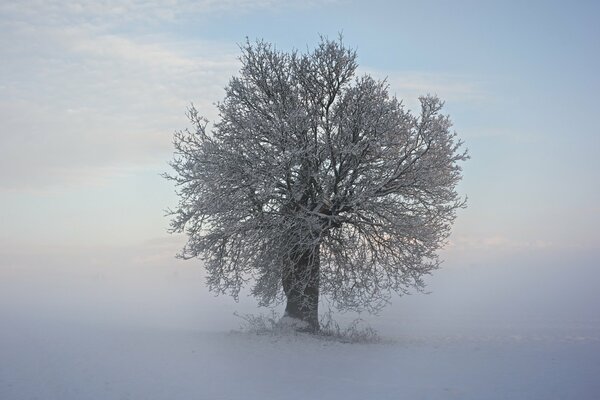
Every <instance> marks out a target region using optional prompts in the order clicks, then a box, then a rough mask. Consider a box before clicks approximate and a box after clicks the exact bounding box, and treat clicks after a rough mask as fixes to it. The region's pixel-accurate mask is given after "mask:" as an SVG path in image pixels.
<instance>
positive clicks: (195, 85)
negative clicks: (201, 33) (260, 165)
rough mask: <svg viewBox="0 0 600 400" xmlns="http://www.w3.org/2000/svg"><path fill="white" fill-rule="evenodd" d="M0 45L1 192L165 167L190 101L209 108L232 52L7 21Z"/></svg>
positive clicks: (232, 66) (232, 65)
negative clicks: (116, 170)
mask: <svg viewBox="0 0 600 400" xmlns="http://www.w3.org/2000/svg"><path fill="white" fill-rule="evenodd" d="M10 28H11V29H8V30H6V31H5V33H6V34H5V35H3V37H2V38H1V39H0V44H1V45H2V49H3V50H2V53H5V54H4V55H5V57H3V59H4V60H6V61H5V62H4V63H3V64H2V65H0V73H1V75H2V76H3V77H4V78H3V81H2V82H1V85H0V182H1V185H0V188H2V189H9V188H10V189H15V188H25V187H31V186H35V187H39V186H40V185H41V186H52V185H57V184H58V185H63V184H65V183H69V182H71V183H74V182H75V183H79V182H81V181H85V180H88V179H89V178H90V174H91V178H93V175H94V174H97V175H104V174H105V173H106V171H107V170H108V169H109V167H114V166H119V165H125V166H126V165H137V164H139V163H154V164H156V163H159V162H160V163H166V160H167V159H168V155H169V154H170V152H171V134H172V132H173V131H174V130H177V129H182V128H185V127H186V126H188V123H187V120H186V118H185V116H184V113H185V110H186V107H187V106H188V105H189V104H190V102H192V101H193V102H194V103H196V104H197V105H198V106H199V107H200V108H201V109H203V110H206V111H207V116H208V117H214V106H213V105H212V103H213V102H214V101H217V100H219V99H220V98H221V97H222V92H223V89H222V88H223V87H224V86H225V84H226V83H227V81H228V78H229V76H231V75H232V74H233V73H234V72H235V70H236V69H237V67H238V66H237V60H236V53H237V49H236V48H235V47H234V46H232V45H229V46H222V45H221V44H218V43H209V42H201V41H198V42H194V43H191V42H182V41H175V40H171V39H169V38H166V37H160V36H152V37H125V36H118V35H114V34H106V33H103V32H98V31H97V30H96V29H95V28H90V27H86V26H78V27H70V28H66V29H62V28H60V29H58V28H52V27H41V28H34V27H31V26H27V25H21V24H13V25H12V26H11V27H10Z"/></svg>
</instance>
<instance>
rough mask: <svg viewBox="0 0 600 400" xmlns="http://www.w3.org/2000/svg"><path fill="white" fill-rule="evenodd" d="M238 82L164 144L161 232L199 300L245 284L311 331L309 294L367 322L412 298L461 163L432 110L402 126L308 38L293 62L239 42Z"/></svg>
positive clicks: (313, 302) (370, 83) (429, 105)
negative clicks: (190, 263)
mask: <svg viewBox="0 0 600 400" xmlns="http://www.w3.org/2000/svg"><path fill="white" fill-rule="evenodd" d="M240 61H241V64H242V67H241V70H240V73H239V76H237V77H233V78H232V79H231V81H230V82H229V85H228V86H227V88H226V95H225V99H224V100H223V102H222V103H219V104H218V105H217V107H218V110H219V116H220V117H219V120H218V121H217V122H216V123H214V125H213V127H212V129H210V130H208V122H207V121H206V120H205V119H203V118H202V117H201V116H199V114H198V112H197V110H196V109H195V108H193V107H192V108H191V109H190V110H189V114H188V115H189V118H190V120H191V122H192V124H193V130H192V131H188V130H186V131H182V132H178V133H176V134H175V139H174V144H175V158H174V160H173V161H172V163H171V165H172V167H173V169H174V170H175V174H174V175H172V176H168V178H170V179H172V180H173V181H175V183H176V185H177V188H178V194H179V196H180V201H179V204H178V206H177V208H176V209H175V210H174V211H173V212H172V215H173V220H172V231H173V232H186V233H187V235H188V238H189V240H188V243H187V245H186V246H185V248H184V249H183V251H182V256H183V257H184V258H193V257H200V258H202V259H203V260H204V261H205V264H206V269H207V271H208V284H209V286H210V288H211V290H214V291H216V292H221V293H229V294H231V295H233V296H237V295H238V293H239V290H240V288H241V287H242V286H243V285H244V284H245V283H247V282H252V284H253V286H252V293H253V294H254V295H255V296H257V297H258V298H259V299H260V301H261V304H263V305H268V304H271V303H273V302H276V301H278V300H283V299H284V298H285V299H287V308H286V315H287V316H288V317H292V318H298V319H300V320H302V321H305V322H307V323H308V324H309V326H310V327H311V329H313V330H316V329H318V319H317V315H318V299H319V295H324V296H326V297H328V298H329V299H330V300H331V301H332V302H333V303H334V305H335V306H337V307H338V308H339V309H352V310H365V309H366V310H368V311H375V310H377V309H379V308H380V307H382V306H383V305H384V304H385V303H386V301H387V300H388V298H389V296H390V294H391V293H392V292H397V293H405V292H406V291H407V290H408V289H410V288H417V289H421V288H422V287H423V281H422V277H423V275H424V274H428V273H430V272H431V271H432V270H434V269H436V268H437V267H438V265H439V260H438V257H437V255H436V250H437V249H439V248H440V247H441V246H442V245H443V243H444V241H445V239H446V238H447V236H448V235H449V233H450V228H451V225H452V223H453V221H454V218H455V212H456V210H457V209H458V208H461V207H463V206H464V204H465V203H464V200H463V199H462V198H461V197H459V195H458V194H457V192H456V190H455V187H456V185H457V183H458V182H459V180H460V179H461V168H460V165H459V163H460V162H461V161H464V160H466V159H467V158H468V156H467V154H466V151H463V150H461V147H462V142H461V141H460V140H458V139H457V137H456V134H455V133H454V132H453V131H451V125H452V124H451V122H450V119H449V118H448V117H447V116H445V115H443V114H441V109H442V106H443V103H442V102H441V101H440V100H439V99H438V98H436V97H433V96H426V97H422V98H420V102H421V110H420V112H419V113H418V115H413V114H412V113H411V112H409V111H408V110H406V109H405V108H404V107H403V105H402V103H401V102H400V101H398V100H397V99H396V98H395V97H393V96H390V95H389V93H388V86H387V84H386V82H385V81H377V80H375V79H373V78H372V77H370V76H368V75H364V76H358V77H357V76H356V68H357V64H356V53H355V52H354V51H353V50H351V49H348V48H346V47H345V46H344V45H343V43H342V41H341V39H340V40H338V41H330V40H328V39H322V40H321V42H320V44H319V45H318V47H317V48H316V49H314V50H313V51H311V52H309V53H307V54H300V53H298V52H295V51H294V52H291V53H285V52H281V51H278V50H276V49H275V48H274V47H273V46H272V45H270V44H268V43H266V42H262V41H258V42H256V43H250V42H246V44H245V45H244V46H242V55H241V57H240Z"/></svg>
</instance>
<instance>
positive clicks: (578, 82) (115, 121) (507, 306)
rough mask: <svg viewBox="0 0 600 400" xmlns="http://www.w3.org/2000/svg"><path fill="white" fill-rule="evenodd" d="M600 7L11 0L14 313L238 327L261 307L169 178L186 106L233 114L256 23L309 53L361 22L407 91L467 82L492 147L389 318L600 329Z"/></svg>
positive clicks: (281, 42) (545, 329)
mask: <svg viewBox="0 0 600 400" xmlns="http://www.w3.org/2000/svg"><path fill="white" fill-rule="evenodd" d="M599 17H600V6H599V4H598V3H597V2H592V1H590V2H586V1H580V2H576V3H571V4H569V5H567V4H565V3H564V2H549V1H543V2H542V1H540V2H527V4H526V5H525V4H522V2H512V1H503V2H481V1H473V2H470V1H465V2H415V1H412V2H392V1H390V2H384V1H369V2H362V1H342V0H339V1H335V0H334V1H314V2H313V1H309V2H292V1H280V2H277V1H270V0H247V1H211V0H205V1H189V2H188V1H176V0H173V1H168V2H159V1H156V2H152V1H150V2H149V1H118V2H117V1H103V2H79V3H74V2H62V1H19V2H10V1H1V2H0V59H2V62H0V227H1V228H0V321H4V322H7V321H18V320H27V319H31V318H35V319H36V320H39V321H42V322H43V321H46V322H47V323H48V324H51V323H63V322H64V321H78V323H82V322H83V323H86V324H98V325H99V326H101V325H103V324H106V323H108V322H119V323H123V324H128V323H130V324H134V325H135V324H137V325H139V324H142V325H143V324H147V325H149V326H165V327H173V326H186V327H196V328H199V329H207V330H217V331H219V330H228V329H230V328H234V327H236V326H237V324H238V322H239V321H237V320H236V318H235V317H233V316H232V313H233V311H236V310H238V311H241V312H257V310H256V309H255V303H254V301H253V300H252V299H248V298H245V297H243V298H242V301H241V303H240V304H236V303H234V302H233V301H232V300H231V299H229V298H226V297H219V298H214V297H213V296H212V295H211V294H209V293H208V292H207V289H206V288H205V287H204V283H203V276H202V274H203V272H202V268H201V264H200V262H198V261H187V262H183V261H178V260H175V259H174V255H175V254H176V253H177V251H178V250H179V248H180V247H181V246H182V244H183V242H184V240H185V238H183V237H181V236H170V235H168V234H167V233H166V230H167V227H168V219H166V218H165V217H164V210H165V209H166V208H168V207H174V206H175V205H176V202H177V197H176V195H175V194H174V188H173V187H172V185H171V183H170V182H168V181H165V180H164V179H162V178H161V177H160V176H159V175H160V173H162V172H165V171H168V170H169V167H168V165H167V162H168V160H169V159H170V158H171V156H172V145H171V138H172V133H173V131H175V130H179V129H184V128H186V127H188V126H189V124H188V122H187V120H186V117H185V111H186V107H187V106H189V104H190V103H192V102H193V103H194V104H195V105H196V107H197V108H198V109H199V110H200V111H201V112H202V113H204V115H206V116H207V117H208V118H209V119H212V120H214V118H215V116H216V115H215V107H214V102H216V101H219V100H221V99H222V98H223V95H224V91H223V88H224V87H225V85H226V84H227V82H228V79H229V77H230V76H231V75H233V74H235V73H236V71H237V68H238V65H239V64H238V61H237V59H236V57H237V56H238V54H239V49H238V47H237V46H238V45H237V44H238V43H241V42H243V41H244V40H245V37H246V36H248V37H249V38H250V39H251V40H253V39H256V38H264V39H265V40H267V41H270V42H273V43H274V44H275V45H276V46H277V47H278V48H281V49H292V48H299V49H301V50H303V49H305V48H306V47H307V46H308V47H312V46H313V45H314V44H315V43H317V42H318V40H319V37H318V35H319V34H324V35H328V36H330V37H334V36H336V35H337V34H338V33H339V32H343V34H344V40H345V42H346V43H347V44H348V45H350V46H352V47H355V48H356V49H357V51H358V55H359V63H360V69H361V71H362V72H368V73H370V74H372V75H374V76H376V77H378V78H385V77H387V78H388V81H389V83H390V89H391V91H392V92H393V93H396V94H397V95H398V97H399V98H402V99H404V100H405V104H406V105H407V107H409V108H412V107H414V106H415V105H416V104H417V97H418V96H419V95H422V94H427V93H435V94H438V95H439V96H440V97H441V98H442V99H445V100H446V112H447V113H449V114H450V115H451V117H452V119H453V121H454V123H455V129H456V130H457V132H458V133H459V135H460V137H461V138H463V139H464V140H465V142H466V145H467V147H468V148H469V150H470V154H471V157H472V158H471V160H469V161H468V162H467V163H466V164H465V165H464V180H463V182H462V183H461V185H460V188H459V190H460V192H461V193H462V194H466V195H468V197H469V203H468V208H467V209H466V210H463V211H461V212H459V215H458V219H457V222H456V225H455V229H454V232H453V234H452V236H451V238H450V242H449V244H448V246H447V247H446V248H445V249H444V250H443V251H442V253H443V256H444V258H445V259H446V263H445V264H444V265H443V269H442V270H440V271H438V272H437V273H435V274H434V275H433V276H432V277H431V278H430V279H429V280H428V281H429V287H428V289H429V290H430V291H431V292H432V293H431V294H430V295H428V296H424V295H415V296H409V297H403V298H395V299H394V300H393V304H392V306H391V307H390V308H388V309H387V310H385V311H384V312H383V314H382V315H381V317H380V318H377V319H374V320H373V325H374V326H375V327H376V328H379V329H380V330H381V331H382V332H384V333H385V334H387V335H402V334H404V333H411V332H416V331H420V330H427V331H428V332H436V333H440V332H442V333H444V332H445V333H449V334H454V333H456V334H461V335H464V334H474V333H477V334H481V333H485V332H487V333H490V334H504V333H506V334H510V335H515V334H520V333H526V334H528V335H556V334H558V335H559V336H561V337H563V336H564V337H592V338H595V340H598V337H599V333H598V332H599V330H600V316H599V315H598V312H597V307H598V305H599V304H600V294H599V291H598V290H597V285H598V282H599V280H600V268H599V263H598V260H597V254H598V250H599V249H600V235H598V233H597V230H598V226H600V207H599V204H600V184H599V182H600V179H599V178H600V172H599V171H600V141H599V136H600V124H598V118H597V115H598V111H597V109H598V106H597V96H598V93H599V92H600V78H599V77H598V71H599V70H600V41H599V40H598V39H599V38H600V25H599V24H598V18H599ZM7 326H8V325H7Z"/></svg>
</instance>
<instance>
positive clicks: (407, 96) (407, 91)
mask: <svg viewBox="0 0 600 400" xmlns="http://www.w3.org/2000/svg"><path fill="white" fill-rule="evenodd" d="M365 72H367V73H369V74H371V75H373V76H375V77H378V78H379V79H383V78H385V79H386V80H387V82H388V84H389V86H390V92H391V93H392V94H395V95H396V96H398V98H399V99H402V100H403V102H404V103H405V104H407V106H408V107H410V108H413V109H414V108H415V106H417V105H418V98H419V97H420V96H424V95H427V94H435V95H437V96H439V97H440V98H441V99H442V100H446V101H451V102H481V101H483V100H485V99H486V98H487V96H488V94H487V93H486V91H485V89H484V84H483V82H481V81H480V80H478V79H476V78H473V77H468V76H464V75H455V74H447V73H426V72H415V71H383V70H376V69H371V68H368V67H367V68H365Z"/></svg>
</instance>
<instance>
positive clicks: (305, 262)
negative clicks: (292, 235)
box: [283, 246, 320, 333]
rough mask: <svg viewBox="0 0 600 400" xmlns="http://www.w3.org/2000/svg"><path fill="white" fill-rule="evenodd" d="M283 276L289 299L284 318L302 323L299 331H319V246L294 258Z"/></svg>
mask: <svg viewBox="0 0 600 400" xmlns="http://www.w3.org/2000/svg"><path fill="white" fill-rule="evenodd" d="M294 261H295V262H294V263H293V265H291V266H290V268H289V269H288V270H287V271H285V273H284V276H283V290H284V292H285V296H286V298H287V304H286V307H285V315H284V317H288V318H294V319H296V320H299V321H300V324H299V325H298V326H297V327H296V329H297V330H299V331H304V332H313V333H314V332H318V331H319V268H320V260H319V246H317V247H316V248H313V249H310V250H306V251H304V252H303V253H301V254H299V255H298V256H297V257H295V258H294Z"/></svg>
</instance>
